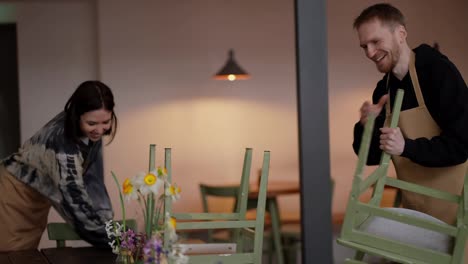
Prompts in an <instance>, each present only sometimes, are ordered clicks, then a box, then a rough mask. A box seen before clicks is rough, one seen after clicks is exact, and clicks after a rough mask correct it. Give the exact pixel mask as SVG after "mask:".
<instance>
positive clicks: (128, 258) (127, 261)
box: [115, 249, 134, 264]
mask: <svg viewBox="0 0 468 264" xmlns="http://www.w3.org/2000/svg"><path fill="white" fill-rule="evenodd" d="M133 263H134V260H133V256H132V252H130V251H129V250H125V249H123V250H120V252H119V254H118V255H117V258H116V259H115V264H133Z"/></svg>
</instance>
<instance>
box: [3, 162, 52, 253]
mask: <svg viewBox="0 0 468 264" xmlns="http://www.w3.org/2000/svg"><path fill="white" fill-rule="evenodd" d="M49 209H50V202H49V201H48V200H47V199H46V198H45V197H44V196H42V195H41V194H39V193H38V192H37V191H36V190H34V189H32V188H31V187H29V186H27V185H26V184H24V183H22V182H21V181H19V180H18V179H16V178H15V177H14V176H13V175H11V174H10V173H9V172H8V171H7V170H6V169H5V166H4V165H3V164H1V163H0V238H1V239H0V252H1V251H17V250H27V249H36V248H37V246H38V245H39V241H40V239H41V236H42V233H43V231H44V229H45V227H46V225H47V216H48V214H49Z"/></svg>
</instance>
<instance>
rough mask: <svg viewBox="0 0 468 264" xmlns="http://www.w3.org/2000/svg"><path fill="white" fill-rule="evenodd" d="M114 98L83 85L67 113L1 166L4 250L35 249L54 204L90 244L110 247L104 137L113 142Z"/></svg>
mask: <svg viewBox="0 0 468 264" xmlns="http://www.w3.org/2000/svg"><path fill="white" fill-rule="evenodd" d="M116 129H117V118H116V116H115V113H114V96H113V95H112V92H111V90H110V89H109V87H107V86H106V85H105V84H104V83H102V82H99V81H86V82H84V83H82V84H81V85H80V86H79V87H78V88H77V89H76V91H75V92H74V93H73V95H72V96H71V97H70V99H69V100H68V102H67V103H66V105H65V110H64V111H63V112H61V113H60V114H58V115H57V116H56V117H54V118H53V119H52V120H51V121H49V122H48V123H47V124H46V125H45V126H44V127H43V128H42V129H40V130H39V131H38V132H37V133H36V134H35V135H34V136H33V137H31V138H30V139H29V140H27V141H26V142H25V143H24V145H23V147H22V148H20V150H19V151H18V152H17V153H14V154H12V155H11V156H9V157H7V158H5V159H4V160H3V161H1V162H0V194H1V195H0V212H1V213H0V237H1V238H2V239H0V251H15V250H26V249H35V248H37V246H38V244H39V241H40V239H41V235H42V233H43V231H44V229H45V227H46V224H47V216H48V212H49V208H50V206H51V205H52V206H53V207H54V208H55V209H56V210H57V211H58V212H59V214H60V215H61V216H62V217H63V218H64V219H65V220H66V221H67V222H68V223H70V224H71V225H73V227H74V228H75V230H76V231H77V232H78V234H79V235H80V236H81V237H82V238H83V239H84V240H86V241H87V242H89V243H91V244H93V245H94V246H98V247H107V246H108V244H107V243H108V239H107V235H106V232H105V229H104V227H105V222H106V221H108V220H110V219H112V218H113V212H112V207H111V202H110V199H109V196H108V194H107V190H106V188H105V185H104V179H103V162H102V137H103V136H104V135H110V141H112V139H113V138H114V135H115V132H116Z"/></svg>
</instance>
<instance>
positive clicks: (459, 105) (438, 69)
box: [353, 44, 468, 167]
mask: <svg viewBox="0 0 468 264" xmlns="http://www.w3.org/2000/svg"><path fill="white" fill-rule="evenodd" d="M414 52H415V54H416V71H417V74H418V79H419V84H420V88H421V92H422V94H423V98H424V101H425V103H426V107H427V109H428V110H429V113H430V114H431V116H432V118H433V119H434V121H435V122H436V123H437V125H438V126H439V127H440V129H441V130H442V132H441V134H440V135H439V136H435V137H433V138H430V139H428V138H416V139H408V138H405V148H404V151H403V153H402V156H403V157H406V158H409V159H410V160H412V161H413V162H415V163H417V164H420V165H422V166H426V167H445V166H453V165H457V164H460V163H463V162H465V161H466V160H467V158H468V88H467V86H466V83H465V81H464V80H463V77H462V76H461V74H460V72H459V71H458V70H457V68H456V67H455V65H454V64H453V63H452V62H450V60H449V59H448V58H447V57H446V56H444V55H443V54H441V53H440V52H438V51H437V50H435V49H433V48H431V47H430V46H428V45H425V44H423V45H421V46H419V47H417V48H416V49H414ZM386 78H387V74H386V75H385V76H384V78H383V79H382V80H380V81H379V82H378V83H377V88H376V89H375V90H374V93H373V95H372V101H373V103H374V104H376V103H377V102H378V101H379V99H380V97H382V96H383V95H385V94H386V93H387V88H386ZM399 88H401V89H403V90H404V91H405V95H404V98H403V103H402V108H401V110H402V111H404V110H407V109H411V108H415V107H417V106H418V102H417V99H416V95H415V92H414V89H413V85H412V82H411V78H410V75H409V72H408V73H407V74H406V75H405V77H404V78H403V80H401V81H400V80H399V79H398V78H396V77H395V76H394V75H393V74H390V81H389V89H390V102H391V104H393V102H394V101H395V96H396V91H397V89H399ZM384 120H385V107H383V110H382V112H381V113H380V115H379V116H378V117H377V118H376V122H375V127H376V129H374V134H373V136H372V141H371V146H370V149H369V157H368V160H367V164H368V165H377V164H379V161H380V156H381V153H382V151H381V150H380V148H379V137H380V130H379V129H377V128H380V127H382V126H383V123H384ZM363 130H364V127H363V126H362V125H361V124H360V122H357V123H356V125H355V126H354V142H353V149H354V151H355V153H358V151H359V146H360V144H361V137H362V133H363Z"/></svg>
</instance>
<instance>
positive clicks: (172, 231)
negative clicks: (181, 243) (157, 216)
mask: <svg viewBox="0 0 468 264" xmlns="http://www.w3.org/2000/svg"><path fill="white" fill-rule="evenodd" d="M165 223H166V227H167V229H168V231H169V232H168V233H169V240H170V241H176V240H177V233H176V227H177V221H176V219H175V218H174V217H171V216H170V215H169V213H166V221H165Z"/></svg>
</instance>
